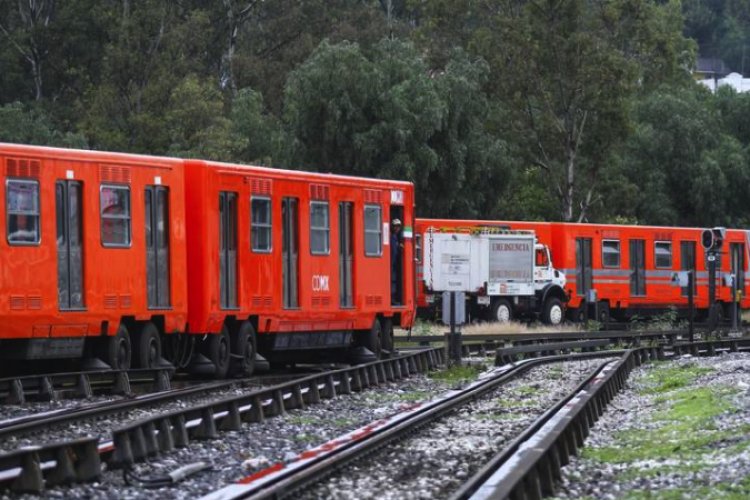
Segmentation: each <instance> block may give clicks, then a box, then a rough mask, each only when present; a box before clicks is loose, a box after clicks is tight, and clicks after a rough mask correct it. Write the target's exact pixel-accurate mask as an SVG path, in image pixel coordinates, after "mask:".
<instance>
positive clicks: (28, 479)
mask: <svg viewBox="0 0 750 500" xmlns="http://www.w3.org/2000/svg"><path fill="white" fill-rule="evenodd" d="M11 490H12V491H15V492H29V493H41V492H42V491H44V476H43V475H42V467H41V465H40V463H39V454H38V453H37V452H35V451H32V452H29V453H25V454H24V455H23V457H22V458H21V474H19V476H18V477H17V478H16V479H15V480H14V481H13V484H12V485H11Z"/></svg>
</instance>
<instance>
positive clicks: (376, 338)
mask: <svg viewBox="0 0 750 500" xmlns="http://www.w3.org/2000/svg"><path fill="white" fill-rule="evenodd" d="M361 339H362V341H361V343H360V345H362V346H364V347H366V348H367V349H369V350H370V352H372V353H373V354H374V355H375V356H376V357H377V358H378V359H380V357H381V355H382V353H383V330H382V328H381V326H380V320H378V319H377V318H375V321H373V323H372V328H370V329H369V330H365V331H364V332H362V337H361Z"/></svg>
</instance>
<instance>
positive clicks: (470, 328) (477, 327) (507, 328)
mask: <svg viewBox="0 0 750 500" xmlns="http://www.w3.org/2000/svg"><path fill="white" fill-rule="evenodd" d="M448 328H449V327H448V326H446V325H443V324H440V323H432V322H429V321H424V320H420V319H417V320H416V321H415V323H414V326H413V327H412V330H411V334H412V335H434V336H442V335H443V334H444V333H445V332H446V331H447V329H448ZM582 329H583V325H580V324H576V323H563V324H562V325H559V326H547V325H542V324H540V323H532V324H531V325H529V324H527V323H520V322H517V321H511V322H509V323H489V322H480V323H472V324H470V325H465V326H463V327H462V328H461V333H462V334H463V335H467V336H471V335H482V334H507V333H538V334H546V333H559V332H570V331H579V330H582ZM396 333H397V334H398V335H403V336H405V335H406V331H397V332H396Z"/></svg>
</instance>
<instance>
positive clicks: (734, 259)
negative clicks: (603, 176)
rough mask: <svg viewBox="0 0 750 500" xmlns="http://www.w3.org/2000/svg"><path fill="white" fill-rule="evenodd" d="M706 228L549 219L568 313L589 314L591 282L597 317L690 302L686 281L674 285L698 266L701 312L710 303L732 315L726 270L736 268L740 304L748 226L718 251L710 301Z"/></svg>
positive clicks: (730, 234)
mask: <svg viewBox="0 0 750 500" xmlns="http://www.w3.org/2000/svg"><path fill="white" fill-rule="evenodd" d="M703 231H704V230H703V229H700V228H681V227H659V226H626V225H609V224H574V223H557V222H555V223H552V224H551V240H550V241H551V248H552V252H553V259H554V262H555V264H556V265H557V266H559V268H560V270H561V271H563V272H564V273H565V274H566V276H567V277H568V293H569V296H570V300H569V302H568V306H569V310H570V312H571V315H572V316H574V317H576V318H577V319H581V317H583V316H584V315H585V307H584V305H585V301H584V299H585V298H586V296H587V292H588V290H595V295H596V297H595V300H596V303H597V306H598V307H597V310H598V315H599V318H598V319H599V320H600V321H602V322H606V321H608V320H609V319H610V317H615V318H617V319H628V318H631V317H633V316H635V315H653V314H658V313H660V312H663V311H665V310H667V309H669V308H671V307H676V308H678V309H682V310H685V309H686V308H687V305H688V289H687V287H680V286H675V284H674V283H673V277H674V275H675V273H677V272H679V271H687V270H692V271H694V275H695V287H694V301H695V307H696V309H697V310H698V313H699V316H701V317H706V316H707V315H708V313H709V310H711V311H712V312H715V313H716V314H717V315H718V316H719V318H716V319H720V317H722V316H723V317H725V318H726V317H729V315H730V312H731V305H732V287H731V286H727V284H726V282H725V281H724V280H723V279H722V275H724V274H726V273H732V274H735V275H736V276H737V291H738V292H739V297H740V303H739V306H740V308H742V309H746V308H748V307H750V299H749V298H748V297H747V293H746V292H747V288H748V285H750V283H748V278H749V277H750V275H748V262H750V259H748V247H749V246H750V232H748V231H745V230H740V229H728V230H726V234H725V236H724V241H723V245H722V247H721V249H720V251H719V254H718V260H717V264H718V265H717V266H716V267H717V274H716V282H715V287H716V288H715V290H716V295H715V301H716V302H715V304H716V306H714V307H713V308H711V307H710V304H709V296H708V293H709V291H708V288H709V287H708V284H709V278H708V252H707V251H706V250H705V249H704V248H703V246H702V244H701V235H702V233H703Z"/></svg>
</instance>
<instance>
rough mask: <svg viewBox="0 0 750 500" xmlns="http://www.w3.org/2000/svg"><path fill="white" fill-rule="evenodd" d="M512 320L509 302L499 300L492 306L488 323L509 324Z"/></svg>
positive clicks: (511, 309)
mask: <svg viewBox="0 0 750 500" xmlns="http://www.w3.org/2000/svg"><path fill="white" fill-rule="evenodd" d="M512 319H513V308H512V307H511V306H510V302H508V301H507V300H505V299H499V300H496V301H495V302H494V303H493V304H492V308H491V314H490V321H497V322H498V323H509V322H510V320H512Z"/></svg>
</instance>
